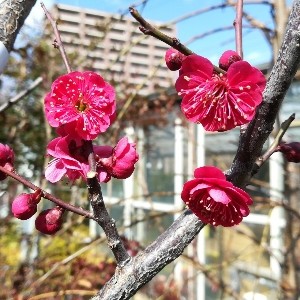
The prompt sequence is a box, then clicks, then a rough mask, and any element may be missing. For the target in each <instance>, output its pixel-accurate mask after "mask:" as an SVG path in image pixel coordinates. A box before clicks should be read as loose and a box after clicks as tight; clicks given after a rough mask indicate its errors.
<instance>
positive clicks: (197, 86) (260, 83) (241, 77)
mask: <svg viewBox="0 0 300 300" xmlns="http://www.w3.org/2000/svg"><path fill="white" fill-rule="evenodd" d="M265 84H266V80H265V78H264V75H263V74H262V73H261V71H260V70H258V69H256V68H254V67H252V66H251V65H250V64H249V63H248V62H246V61H237V62H234V63H232V64H231V65H230V66H229V68H228V71H227V73H226V74H222V73H220V74H219V73H216V72H215V70H214V67H213V65H212V63H211V62H210V61H209V60H208V59H206V58H204V57H202V56H199V55H196V54H192V55H189V56H187V57H186V58H185V59H184V60H183V62H182V67H181V69H180V76H179V78H178V79H177V81H176V85H175V87H176V90H177V92H178V94H179V95H180V96H182V103H181V110H182V112H183V113H184V115H185V117H186V118H187V119H188V120H189V121H190V122H194V123H201V124H202V125H203V127H204V129H205V130H207V131H225V130H229V129H232V128H235V127H236V126H239V125H243V124H246V123H248V122H249V121H251V120H252V118H253V117H254V115H255V111H256V107H257V106H258V105H259V104H260V103H261V101H262V92H263V89H264V88H265Z"/></svg>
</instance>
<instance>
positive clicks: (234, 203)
mask: <svg viewBox="0 0 300 300" xmlns="http://www.w3.org/2000/svg"><path fill="white" fill-rule="evenodd" d="M194 176H195V179H192V180H189V181H187V182H186V183H185V184H184V186H183V190H182V193H181V198H182V200H183V201H184V202H185V203H186V205H187V206H188V207H189V209H190V210H191V211H192V212H193V213H194V214H195V215H196V216H197V217H198V218H199V219H200V220H201V221H202V222H204V223H209V224H212V225H214V226H218V225H222V226H225V227H229V226H233V225H237V224H239V223H240V222H241V221H242V219H243V217H246V216H247V215H248V214H249V212H250V211H249V207H248V206H249V205H251V204H252V199H251V198H250V196H249V195H248V194H247V193H246V192H245V191H243V190H242V189H240V188H237V187H235V186H234V185H233V184H232V183H231V182H229V181H227V180H226V177H225V175H224V174H223V173H222V171H221V170H220V169H218V168H216V167H212V166H206V167H201V168H197V169H196V170H195V172H194Z"/></svg>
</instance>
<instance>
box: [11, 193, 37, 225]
mask: <svg viewBox="0 0 300 300" xmlns="http://www.w3.org/2000/svg"><path fill="white" fill-rule="evenodd" d="M41 196H42V191H41V190H40V189H38V190H36V191H35V192H34V193H30V194H25V193H23V194H21V195H19V196H17V197H16V198H15V199H14V201H13V203H12V206H11V210H12V213H13V214H14V216H15V217H16V218H18V219H20V220H27V219H29V218H31V217H32V216H33V215H34V214H35V213H36V211H37V204H38V203H39V202H40V200H41Z"/></svg>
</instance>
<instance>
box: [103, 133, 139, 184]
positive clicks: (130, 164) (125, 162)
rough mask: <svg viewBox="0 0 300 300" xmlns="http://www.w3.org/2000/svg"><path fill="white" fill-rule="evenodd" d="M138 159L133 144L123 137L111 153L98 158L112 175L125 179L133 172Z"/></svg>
mask: <svg viewBox="0 0 300 300" xmlns="http://www.w3.org/2000/svg"><path fill="white" fill-rule="evenodd" d="M138 159H139V155H138V154H137V152H136V148H135V144H134V143H129V142H128V138H127V137H123V138H122V139H120V141H119V142H118V144H117V145H116V146H115V147H114V149H113V153H112V155H111V156H110V157H108V158H102V159H100V160H99V162H100V164H101V165H102V166H103V167H104V169H105V170H106V171H107V173H108V174H110V175H111V176H112V177H115V178H118V179H125V178H128V177H129V176H131V174H132V173H133V171H134V164H135V163H136V162H137V161H138Z"/></svg>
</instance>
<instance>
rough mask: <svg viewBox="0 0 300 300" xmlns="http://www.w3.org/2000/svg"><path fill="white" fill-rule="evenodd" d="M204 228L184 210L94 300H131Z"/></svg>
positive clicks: (194, 217)
mask: <svg viewBox="0 0 300 300" xmlns="http://www.w3.org/2000/svg"><path fill="white" fill-rule="evenodd" d="M204 226H205V225H204V224H203V223H202V222H201V221H200V220H199V219H198V217H196V216H195V215H194V214H193V213H192V212H191V211H190V210H185V211H184V213H183V214H182V215H181V216H180V217H179V218H178V219H177V220H176V221H175V222H174V223H173V224H172V225H171V226H170V227H169V228H168V229H167V230H166V231H165V232H164V233H162V234H161V235H160V236H159V237H158V238H157V239H156V241H154V242H153V243H152V244H151V245H149V246H148V247H147V248H146V249H145V250H144V251H142V252H140V253H139V254H138V255H137V256H136V257H134V258H132V260H131V261H130V262H129V263H128V264H126V265H125V266H124V267H123V268H121V269H120V270H119V272H116V273H115V275H114V276H113V277H112V278H111V279H110V281H108V282H107V283H106V284H105V286H104V287H103V289H102V290H100V292H99V294H98V295H97V296H95V297H93V298H92V300H111V299H114V300H126V299H130V297H131V296H132V295H134V294H135V293H136V292H137V291H138V290H139V289H140V288H141V287H142V286H143V285H144V284H146V283H147V282H149V281H150V280H151V279H152V278H153V277H154V276H155V275H156V274H157V273H158V272H159V271H160V270H162V269H163V268H164V267H165V266H166V265H168V264H169V263H170V262H172V261H174V260H175V259H176V258H177V257H179V256H180V255H181V254H182V253H183V250H184V249H185V247H186V246H187V245H189V243H190V242H191V241H192V240H193V239H194V237H195V235H196V234H198V233H199V231H200V230H201V229H202V228H203V227H204Z"/></svg>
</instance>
